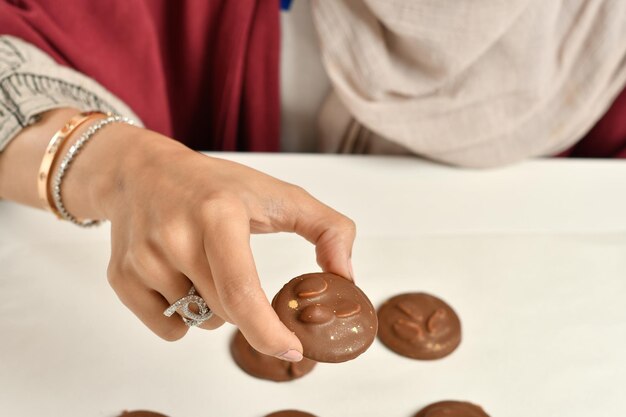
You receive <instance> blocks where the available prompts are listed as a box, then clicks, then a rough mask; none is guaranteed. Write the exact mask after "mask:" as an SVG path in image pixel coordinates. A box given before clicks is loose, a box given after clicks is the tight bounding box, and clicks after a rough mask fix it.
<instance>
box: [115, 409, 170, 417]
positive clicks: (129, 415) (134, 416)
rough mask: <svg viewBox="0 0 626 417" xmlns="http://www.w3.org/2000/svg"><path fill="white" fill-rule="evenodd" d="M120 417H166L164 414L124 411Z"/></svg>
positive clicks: (145, 411)
mask: <svg viewBox="0 0 626 417" xmlns="http://www.w3.org/2000/svg"><path fill="white" fill-rule="evenodd" d="M120 417H167V416H166V415H165V414H159V413H155V412H154V411H147V410H136V411H124V412H123V413H122V414H121V415H120Z"/></svg>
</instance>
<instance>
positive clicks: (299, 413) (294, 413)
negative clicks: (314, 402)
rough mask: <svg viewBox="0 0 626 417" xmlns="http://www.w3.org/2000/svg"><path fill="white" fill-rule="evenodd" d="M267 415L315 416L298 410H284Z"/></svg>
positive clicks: (272, 416)
mask: <svg viewBox="0 0 626 417" xmlns="http://www.w3.org/2000/svg"><path fill="white" fill-rule="evenodd" d="M265 417H315V416H314V415H313V414H311V413H305V412H304V411H298V410H282V411H276V412H275V413H272V414H268V415H266V416H265Z"/></svg>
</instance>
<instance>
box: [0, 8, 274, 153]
mask: <svg viewBox="0 0 626 417" xmlns="http://www.w3.org/2000/svg"><path fill="white" fill-rule="evenodd" d="M279 25H280V21H279V3H278V1H277V0H236V1H232V0H231V1H227V0H209V1H205V0H200V1H193V0H176V1H171V0H107V1H88V0H0V34H8V35H14V36H16V37H19V38H21V39H23V40H25V41H27V42H30V43H32V44H34V45H35V46H37V47H38V48H40V49H42V50H43V51H45V52H47V53H48V54H49V55H50V56H52V58H54V59H55V60H56V61H57V62H58V63H60V64H62V65H66V66H69V67H72V68H74V69H76V70H78V71H80V72H82V73H83V74H86V75H88V76H90V77H92V78H94V79H95V80H97V81H98V82H99V83H101V84H102V85H103V86H104V87H106V88H107V89H108V90H109V91H111V92H113V93H114V94H116V95H117V96H118V97H120V98H121V99H122V100H123V101H125V102H126V103H127V104H128V105H129V106H130V107H131V108H132V109H133V110H134V111H135V112H136V113H137V114H138V116H139V117H141V119H142V120H143V122H144V123H145V124H146V127H148V128H149V129H152V130H155V131H157V132H160V133H163V134H165V135H167V136H170V137H173V138H176V139H178V140H180V141H181V142H184V143H186V144H187V145H189V146H190V147H192V148H195V149H203V150H247V151H276V150H278V147H279V125H280V115H279V112H280V102H279V92H278V88H279V81H278V68H279V48H280V26H279Z"/></svg>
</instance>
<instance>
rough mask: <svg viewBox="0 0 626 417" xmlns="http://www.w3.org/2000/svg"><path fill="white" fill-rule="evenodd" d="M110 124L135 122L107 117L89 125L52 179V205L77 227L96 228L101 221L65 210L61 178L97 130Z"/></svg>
mask: <svg viewBox="0 0 626 417" xmlns="http://www.w3.org/2000/svg"><path fill="white" fill-rule="evenodd" d="M111 123H126V124H129V125H134V124H135V122H134V121H133V120H131V119H129V118H128V117H123V116H118V115H113V116H109V117H107V118H105V119H101V120H99V121H97V122H96V123H94V124H93V125H91V126H90V127H89V129H87V130H86V131H85V132H84V133H83V134H82V135H81V137H80V138H79V139H78V140H77V141H76V142H75V143H74V144H72V146H70V148H69V149H68V151H67V153H66V154H65V156H64V157H63V160H62V161H61V165H59V168H58V169H57V171H56V174H55V175H54V178H53V182H52V199H53V200H54V205H55V207H56V209H57V211H58V212H59V214H60V215H61V217H62V218H63V219H65V220H67V221H70V222H72V223H74V224H75V225H77V226H81V227H91V226H97V225H99V224H100V223H101V222H102V220H90V219H88V220H79V219H77V218H76V217H74V216H73V215H72V214H70V213H69V212H68V211H67V209H66V208H65V206H64V205H63V200H62V198H61V185H62V183H63V177H64V176H65V173H66V171H67V169H68V167H69V166H70V164H71V163H72V161H73V160H74V158H75V157H76V155H78V153H79V152H80V150H81V149H82V147H83V146H85V144H86V143H87V142H88V141H89V140H90V139H91V138H92V137H93V136H94V135H95V134H96V133H97V132H98V131H99V130H101V129H102V128H104V127H105V126H107V125H109V124H111Z"/></svg>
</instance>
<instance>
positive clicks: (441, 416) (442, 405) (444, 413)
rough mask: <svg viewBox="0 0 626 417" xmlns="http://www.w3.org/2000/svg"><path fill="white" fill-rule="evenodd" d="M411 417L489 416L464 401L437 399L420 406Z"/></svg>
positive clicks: (477, 407) (479, 408)
mask: <svg viewBox="0 0 626 417" xmlns="http://www.w3.org/2000/svg"><path fill="white" fill-rule="evenodd" d="M413 417H489V415H488V414H487V413H485V411H484V410H483V409H482V408H481V407H479V406H477V405H475V404H472V403H468V402H465V401H439V402H436V403H433V404H430V405H427V406H426V407H424V408H422V409H421V410H420V411H419V412H418V413H417V414H415V415H414V416H413Z"/></svg>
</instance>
